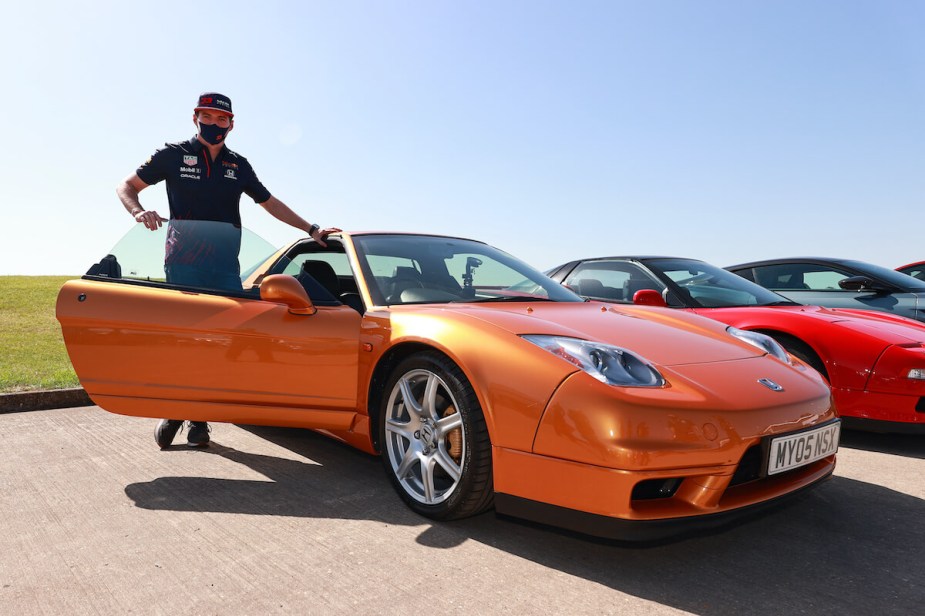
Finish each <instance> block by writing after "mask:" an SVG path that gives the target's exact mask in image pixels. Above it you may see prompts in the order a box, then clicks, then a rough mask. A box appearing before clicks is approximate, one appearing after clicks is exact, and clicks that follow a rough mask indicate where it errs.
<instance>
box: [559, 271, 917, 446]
mask: <svg viewBox="0 0 925 616" xmlns="http://www.w3.org/2000/svg"><path fill="white" fill-rule="evenodd" d="M547 274H548V275H550V276H551V277H552V278H553V279H554V280H556V281H558V282H560V283H562V284H564V285H565V286H567V287H568V288H570V289H573V290H574V291H576V292H578V293H579V294H580V295H582V296H584V297H586V298H589V299H593V300H600V301H605V302H621V303H636V304H648V305H661V306H666V305H667V306H668V307H671V308H679V309H683V310H686V311H690V312H695V313H697V314H701V315H704V316H708V317H710V318H713V319H716V320H717V321H721V322H723V323H726V324H728V325H732V326H734V327H737V328H739V329H743V330H747V331H754V332H760V333H763V334H766V335H768V336H771V337H772V338H774V339H776V340H777V341H778V342H779V343H780V344H781V346H783V347H784V348H785V349H787V351H788V352H789V353H790V354H792V355H794V356H795V357H797V358H799V359H801V360H803V361H804V362H805V363H807V364H809V365H810V366H812V367H813V368H815V369H816V370H818V371H819V372H820V373H821V374H822V375H823V376H824V377H825V378H826V379H827V380H828V381H829V384H830V385H831V387H832V392H833V395H834V399H835V406H836V409H837V410H838V412H839V414H841V415H842V416H843V418H844V419H845V422H844V424H845V427H854V428H861V429H868V430H876V431H884V432H907V431H908V432H922V433H925V325H923V324H922V323H919V322H918V321H913V320H912V319H907V318H905V317H899V316H895V315H892V314H889V313H885V312H873V311H867V310H849V309H828V308H822V307H820V306H805V305H802V304H798V303H796V302H793V301H790V300H788V299H787V298H785V297H783V296H781V295H778V294H776V293H773V292H771V291H768V290H767V289H765V288H763V287H761V286H759V285H757V284H754V283H752V282H749V281H747V280H745V279H744V278H742V277H740V276H737V275H735V274H733V273H731V272H728V271H726V270H724V269H721V268H719V267H714V266H712V265H709V264H707V263H704V262H703V261H697V260H694V259H680V258H669V257H607V258H597V259H585V260H580V261H571V262H569V263H566V264H565V265H561V266H559V267H556V268H553V269H552V270H549V271H548V272H547Z"/></svg>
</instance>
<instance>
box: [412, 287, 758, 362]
mask: <svg viewBox="0 0 925 616" xmlns="http://www.w3.org/2000/svg"><path fill="white" fill-rule="evenodd" d="M401 308H405V309H407V308H411V307H410V306H403V307H401ZM401 308H398V309H394V310H395V311H396V312H398V310H400V309H401ZM418 308H419V309H420V307H418ZM428 310H439V311H440V312H441V316H442V318H443V319H450V320H453V319H477V320H480V321H483V322H485V323H489V324H491V325H493V326H495V327H498V328H500V329H503V330H505V331H507V332H509V333H511V334H514V335H522V334H545V335H554V336H568V337H571V338H579V339H582V340H592V341H597V342H604V343H607V344H612V345H615V346H618V347H621V348H625V349H627V350H631V351H633V352H635V353H638V354H640V355H642V356H643V357H645V358H646V359H647V360H649V361H651V362H653V363H656V364H660V365H663V366H676V365H683V364H702V363H711V362H721V361H732V360H738V359H745V358H750V357H760V356H762V355H764V353H762V352H761V351H760V350H758V349H757V348H755V347H753V346H751V345H749V344H747V343H744V342H741V341H739V340H738V339H736V338H733V337H732V336H730V335H729V334H728V333H726V327H727V326H726V325H724V324H722V323H719V322H718V321H714V320H712V319H707V318H705V317H700V316H697V315H693V314H687V313H682V312H680V311H677V310H672V309H668V308H652V307H643V306H622V305H621V306H614V305H610V304H602V303H597V302H585V303H560V302H550V303H539V302H537V303H519V302H518V303H513V304H461V305H452V304H447V305H444V306H442V307H441V308H439V309H437V308H433V307H430V308H428Z"/></svg>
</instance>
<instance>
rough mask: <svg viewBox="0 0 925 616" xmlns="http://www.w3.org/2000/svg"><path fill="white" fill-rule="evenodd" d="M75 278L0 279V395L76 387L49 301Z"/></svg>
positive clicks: (78, 384)
mask: <svg viewBox="0 0 925 616" xmlns="http://www.w3.org/2000/svg"><path fill="white" fill-rule="evenodd" d="M73 278H78V276H0V392H3V393H6V392H15V391H35V390H40V389H64V388H67V387H79V386H80V383H79V382H78V381H77V375H76V374H74V368H73V367H71V362H70V360H69V359H68V357H67V350H66V349H65V348H64V339H63V338H61V327H60V326H59V325H58V321H57V319H55V300H56V299H57V297H58V289H60V288H61V285H63V284H64V281H66V280H71V279H73Z"/></svg>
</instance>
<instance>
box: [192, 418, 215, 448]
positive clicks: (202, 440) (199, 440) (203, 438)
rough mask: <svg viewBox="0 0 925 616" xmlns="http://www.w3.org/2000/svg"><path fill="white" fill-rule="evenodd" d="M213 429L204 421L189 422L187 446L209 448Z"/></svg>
mask: <svg viewBox="0 0 925 616" xmlns="http://www.w3.org/2000/svg"><path fill="white" fill-rule="evenodd" d="M211 431H212V428H210V427H209V424H207V423H206V422H204V421H191V422H189V431H188V432H187V433H186V444H187V445H188V446H190V447H208V446H209V432H211Z"/></svg>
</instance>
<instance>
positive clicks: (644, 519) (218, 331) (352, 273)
mask: <svg viewBox="0 0 925 616" xmlns="http://www.w3.org/2000/svg"><path fill="white" fill-rule="evenodd" d="M171 224H173V222H171ZM215 224H216V226H217V223H215ZM206 226H207V225H205V224H203V229H199V230H197V233H199V234H200V235H201V234H203V233H205V232H206V229H205V227H206ZM236 234H237V236H238V237H239V236H240V234H241V231H240V230H231V231H229V230H228V229H223V230H221V231H220V233H219V236H220V237H221V238H222V239H221V241H223V242H227V241H237V240H236V239H235V235H236ZM244 235H245V240H247V239H248V238H247V235H248V234H247V233H246V232H245V233H244ZM229 238H231V239H230V240H229ZM163 242H164V231H163V230H161V231H159V232H156V233H152V232H150V231H146V230H144V229H142V228H140V227H139V228H138V229H137V230H136V231H132V232H131V233H130V234H129V236H127V238H126V239H125V240H123V242H121V243H120V244H119V245H118V246H117V247H116V249H114V250H113V252H112V254H109V255H107V256H106V258H104V259H103V260H101V261H100V263H98V264H96V265H94V266H93V268H91V270H90V271H89V272H88V274H87V275H86V276H84V277H83V278H82V279H80V280H72V281H69V282H68V283H66V284H65V285H64V287H63V288H62V289H61V292H60V294H59V296H58V303H57V316H58V320H59V321H60V322H61V327H62V330H63V333H64V339H65V342H66V344H67V348H68V353H69V354H70V357H71V361H72V363H73V365H74V368H75V369H76V372H77V374H78V376H79V377H80V380H81V384H82V385H83V387H84V388H85V389H86V391H87V392H88V393H89V394H90V396H91V397H92V399H93V400H94V402H96V403H97V404H98V405H99V406H100V407H102V408H104V409H106V410H108V411H111V412H113V413H121V414H125V415H134V416H141V417H152V418H160V417H171V418H183V419H188V420H195V421H213V422H214V421H218V422H233V423H240V424H259V425H274V426H292V427H303V428H313V429H316V430H320V431H322V432H324V433H326V434H328V435H330V436H332V437H335V438H337V439H340V440H342V441H344V442H346V443H348V444H350V445H352V446H354V447H357V448H359V449H362V450H363V451H366V452H369V453H370V454H378V455H380V456H381V458H382V461H383V463H384V466H385V470H386V473H387V475H388V476H389V478H390V480H391V482H392V483H393V484H394V487H395V489H396V490H397V492H398V494H399V495H400V496H401V498H402V499H403V500H404V501H405V502H406V503H407V504H408V506H409V507H411V509H413V510H414V511H416V512H418V513H420V514H422V515H424V516H427V517H430V518H434V519H444V520H447V519H454V518H461V517H465V516H471V515H475V514H477V513H480V512H483V511H486V510H488V509H489V508H491V507H492V506H494V507H495V509H496V510H497V511H498V512H499V513H503V514H507V515H512V516H515V517H521V518H526V519H531V520H534V521H539V522H544V523H549V524H553V525H556V526H560V527H565V528H569V529H573V530H577V531H580V532H583V533H586V534H592V535H599V536H606V537H614V538H620V539H642V540H648V539H654V538H659V537H664V536H667V535H671V534H675V533H678V532H684V531H686V530H693V529H697V528H701V527H705V526H713V525H716V524H718V523H721V522H723V521H725V520H727V519H728V518H731V517H734V516H737V515H739V514H742V513H745V512H751V511H754V510H756V509H757V508H760V507H761V506H763V505H766V504H770V503H774V502H777V501H778V499H780V498H781V497H784V496H787V495H791V494H795V493H797V492H800V491H802V490H803V489H804V488H808V487H811V486H813V485H815V484H818V483H819V482H821V481H822V480H824V479H825V478H827V477H829V476H830V475H831V474H832V471H833V469H834V467H835V453H836V450H837V448H838V441H839V428H840V425H839V420H838V419H837V417H836V415H835V413H834V411H833V408H832V402H831V398H830V393H829V389H828V387H827V386H826V384H825V382H824V381H823V380H822V379H821V377H820V376H819V375H818V374H817V373H816V372H815V371H814V370H808V369H807V368H806V366H805V365H803V364H801V363H800V362H799V361H798V360H795V359H793V358H791V357H789V356H788V354H787V353H786V352H784V350H783V349H782V348H781V347H780V346H779V345H778V344H777V343H776V342H774V341H773V340H771V339H770V338H768V337H766V336H763V335H761V334H756V333H753V332H744V331H740V330H737V329H735V328H732V327H727V326H726V325H724V324H721V323H719V322H716V321H713V320H711V319H707V318H704V317H699V316H696V315H688V314H681V313H679V312H677V311H673V310H669V309H665V308H658V307H646V306H632V305H626V306H623V305H620V306H617V305H613V306H608V305H602V304H598V303H589V302H585V301H583V300H582V299H581V298H580V297H579V296H577V295H575V294H573V293H572V292H571V291H569V290H567V289H565V288H563V287H562V286H560V285H559V284H557V283H556V282H554V281H552V280H551V279H549V278H547V277H546V276H544V275H543V274H541V273H540V272H538V271H536V270H534V269H533V268H531V267H529V266H527V265H525V264H523V263H522V262H520V261H518V260H516V259H514V258H512V257H511V256H509V255H508V254H506V253H504V252H502V251H500V250H497V249H495V248H492V247H491V246H488V245H486V244H484V243H481V242H478V241H472V240H467V239H460V238H455V237H442V236H431V235H417V234H403V233H379V232H369V233H342V234H337V235H332V236H330V237H329V238H328V247H327V248H323V247H321V246H320V245H318V244H317V243H316V242H314V241H311V240H302V241H298V242H296V243H294V244H292V245H291V246H288V247H286V248H284V249H282V250H279V251H276V252H274V253H273V254H269V255H268V254H264V253H262V252H261V251H260V250H256V251H255V250H253V248H251V247H248V246H242V249H241V252H240V255H241V267H242V275H241V281H242V284H241V287H240V288H236V287H235V288H211V287H188V286H181V285H177V284H171V283H167V282H165V281H164V274H163V263H164V244H163ZM245 243H246V242H245Z"/></svg>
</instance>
